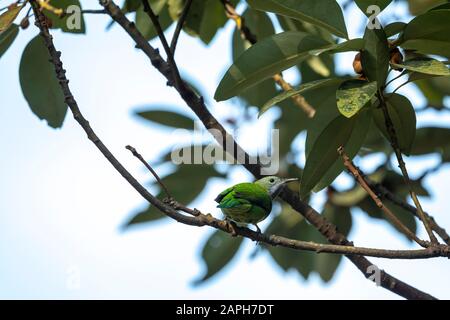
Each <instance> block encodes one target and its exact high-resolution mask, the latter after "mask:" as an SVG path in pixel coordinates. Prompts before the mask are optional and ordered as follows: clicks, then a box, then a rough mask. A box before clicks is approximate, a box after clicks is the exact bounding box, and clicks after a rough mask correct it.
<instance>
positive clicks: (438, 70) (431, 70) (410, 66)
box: [391, 58, 450, 76]
mask: <svg viewBox="0 0 450 320" xmlns="http://www.w3.org/2000/svg"><path fill="white" fill-rule="evenodd" d="M391 65H392V66H394V67H397V68H403V69H406V70H409V71H415V72H419V73H425V74H431V75H436V76H450V69H449V68H448V67H447V66H446V65H445V64H444V63H442V62H441V61H439V60H435V59H428V58H417V59H412V60H408V61H405V62H403V63H399V64H397V63H391Z"/></svg>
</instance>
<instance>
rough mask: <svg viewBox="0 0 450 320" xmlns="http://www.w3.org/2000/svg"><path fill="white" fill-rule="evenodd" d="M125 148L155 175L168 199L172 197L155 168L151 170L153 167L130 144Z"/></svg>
mask: <svg viewBox="0 0 450 320" xmlns="http://www.w3.org/2000/svg"><path fill="white" fill-rule="evenodd" d="M125 148H126V149H128V150H130V151H131V153H132V154H133V156H135V157H136V158H138V159H139V161H141V162H142V163H143V164H144V166H145V167H146V168H147V169H148V171H150V172H151V174H152V175H153V176H154V177H155V179H156V181H158V183H159V185H160V186H161V188H162V189H163V190H164V192H165V193H166V196H167V197H168V198H169V199H173V197H172V196H171V194H170V192H169V189H167V187H166V186H165V184H164V182H162V180H161V178H160V177H159V176H158V174H157V173H156V171H155V170H153V168H152V167H151V166H150V165H149V164H148V163H147V161H145V159H144V158H143V157H142V156H141V155H140V153H139V152H137V150H136V149H135V148H133V147H132V146H126V147H125Z"/></svg>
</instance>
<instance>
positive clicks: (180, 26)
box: [170, 0, 192, 56]
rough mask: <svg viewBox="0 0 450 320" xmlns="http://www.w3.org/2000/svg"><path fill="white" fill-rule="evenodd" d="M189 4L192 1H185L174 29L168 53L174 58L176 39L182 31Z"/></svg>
mask: <svg viewBox="0 0 450 320" xmlns="http://www.w3.org/2000/svg"><path fill="white" fill-rule="evenodd" d="M191 4H192V0H187V1H186V3H185V5H184V8H183V11H182V12H181V16H180V18H179V19H178V22H177V26H176V27H175V32H174V33H173V37H172V41H171V42H170V51H171V52H172V56H175V49H176V47H177V43H178V37H179V36H180V33H181V30H182V29H183V24H184V22H185V21H186V18H187V15H188V13H189V8H190V7H191Z"/></svg>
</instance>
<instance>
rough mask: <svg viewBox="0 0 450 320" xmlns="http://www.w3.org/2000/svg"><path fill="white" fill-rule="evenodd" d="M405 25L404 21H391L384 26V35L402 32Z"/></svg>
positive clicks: (390, 35) (388, 35) (389, 35)
mask: <svg viewBox="0 0 450 320" xmlns="http://www.w3.org/2000/svg"><path fill="white" fill-rule="evenodd" d="M405 27H406V23H404V22H392V23H390V24H388V25H387V26H385V27H384V32H385V33H386V37H388V38H390V37H392V36H395V35H396V34H398V33H400V32H402V31H403V30H404V29H405Z"/></svg>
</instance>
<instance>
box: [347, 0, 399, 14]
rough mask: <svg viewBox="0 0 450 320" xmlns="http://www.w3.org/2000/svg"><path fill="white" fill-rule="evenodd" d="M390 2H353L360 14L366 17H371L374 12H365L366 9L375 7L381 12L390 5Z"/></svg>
mask: <svg viewBox="0 0 450 320" xmlns="http://www.w3.org/2000/svg"><path fill="white" fill-rule="evenodd" d="M391 2H392V0H355V3H356V5H357V6H358V7H359V8H360V9H361V11H362V12H364V14H365V15H366V16H368V17H369V16H371V15H372V14H374V13H375V12H373V11H369V12H367V8H368V7H369V6H373V5H374V6H377V7H378V8H379V9H380V11H379V12H381V11H383V10H384V9H385V8H386V7H387V6H388V5H389V4H390V3H391Z"/></svg>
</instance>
